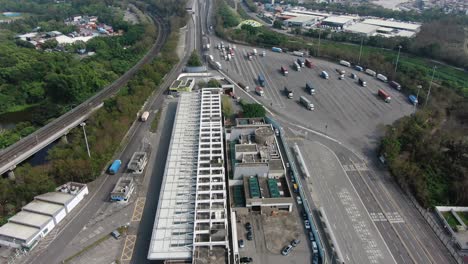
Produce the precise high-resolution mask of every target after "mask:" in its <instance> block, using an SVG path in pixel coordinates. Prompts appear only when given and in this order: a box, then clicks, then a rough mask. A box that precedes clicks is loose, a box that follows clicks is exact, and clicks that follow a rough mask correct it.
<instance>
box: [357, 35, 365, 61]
mask: <svg viewBox="0 0 468 264" xmlns="http://www.w3.org/2000/svg"><path fill="white" fill-rule="evenodd" d="M363 41H364V36H361V47H360V48H359V59H358V65H360V63H361V54H362V42H363Z"/></svg>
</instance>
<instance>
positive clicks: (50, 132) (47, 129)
mask: <svg viewBox="0 0 468 264" xmlns="http://www.w3.org/2000/svg"><path fill="white" fill-rule="evenodd" d="M153 20H154V22H155V24H156V25H157V26H158V38H157V39H156V41H155V43H154V44H153V46H152V47H151V49H150V50H149V51H148V52H147V53H146V54H145V56H144V57H143V58H142V59H141V60H140V61H138V62H137V63H136V64H135V65H134V66H133V67H132V68H130V69H129V70H128V71H127V72H126V73H124V74H123V75H122V76H121V77H120V78H119V79H117V80H116V81H114V82H113V83H112V84H111V85H109V86H107V87H105V88H103V89H102V90H101V91H100V92H99V93H97V94H96V95H95V96H93V97H92V98H90V99H88V100H86V101H85V102H83V103H82V104H80V105H79V106H77V107H75V108H74V109H72V110H71V111H69V112H67V113H66V114H64V115H62V116H60V117H58V118H57V119H55V120H54V121H52V122H50V123H49V124H47V125H46V126H44V127H42V128H41V129H39V130H37V131H36V132H34V133H32V134H31V135H29V136H27V137H25V138H23V139H21V140H20V141H18V142H17V143H15V144H13V145H12V146H10V147H8V148H6V149H3V150H1V151H0V174H3V173H5V172H7V171H8V170H11V169H12V168H14V167H15V166H16V165H17V164H19V163H20V162H22V161H24V160H26V159H27V158H28V157H30V156H31V155H33V154H34V153H35V152H37V151H39V150H40V148H36V146H38V145H43V144H41V143H43V142H53V141H54V140H56V139H57V138H60V137H61V136H62V135H63V134H65V133H66V132H67V129H65V130H64V128H67V127H70V125H71V124H74V123H76V120H80V119H83V118H85V117H87V116H88V115H89V114H91V113H92V112H93V111H95V110H96V109H98V108H99V106H100V105H101V104H102V103H103V101H104V100H105V99H107V98H109V97H112V96H113V95H115V94H116V93H117V92H118V91H119V89H120V88H121V87H123V86H124V85H125V84H126V83H127V81H128V80H129V79H130V78H131V77H132V76H134V75H135V73H136V72H137V71H138V70H139V69H140V68H141V67H142V66H143V65H144V64H146V63H148V62H150V61H151V60H152V59H154V58H155V57H156V55H157V54H158V53H159V51H160V50H161V48H162V46H163V45H164V43H165V42H166V39H167V36H168V34H169V25H167V23H166V22H165V21H164V20H163V19H162V18H161V17H160V16H154V18H153ZM70 129H71V128H70ZM42 147H43V146H42ZM31 150H35V152H34V151H31ZM24 153H27V155H24Z"/></svg>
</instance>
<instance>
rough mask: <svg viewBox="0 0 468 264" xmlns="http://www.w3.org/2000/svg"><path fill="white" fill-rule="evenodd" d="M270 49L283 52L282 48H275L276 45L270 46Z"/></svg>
mask: <svg viewBox="0 0 468 264" xmlns="http://www.w3.org/2000/svg"><path fill="white" fill-rule="evenodd" d="M271 51H273V52H280V53H281V52H283V50H282V49H281V48H277V47H273V48H271Z"/></svg>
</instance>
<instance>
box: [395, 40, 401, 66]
mask: <svg viewBox="0 0 468 264" xmlns="http://www.w3.org/2000/svg"><path fill="white" fill-rule="evenodd" d="M401 48H402V47H401V45H398V56H397V58H396V63H395V72H396V71H397V67H398V61H399V60H400V51H401Z"/></svg>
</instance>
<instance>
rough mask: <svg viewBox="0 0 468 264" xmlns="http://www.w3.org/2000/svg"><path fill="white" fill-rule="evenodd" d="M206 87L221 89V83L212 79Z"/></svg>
mask: <svg viewBox="0 0 468 264" xmlns="http://www.w3.org/2000/svg"><path fill="white" fill-rule="evenodd" d="M206 85H207V87H221V83H219V81H218V80H216V79H210V80H209V81H208V83H207V84H206Z"/></svg>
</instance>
